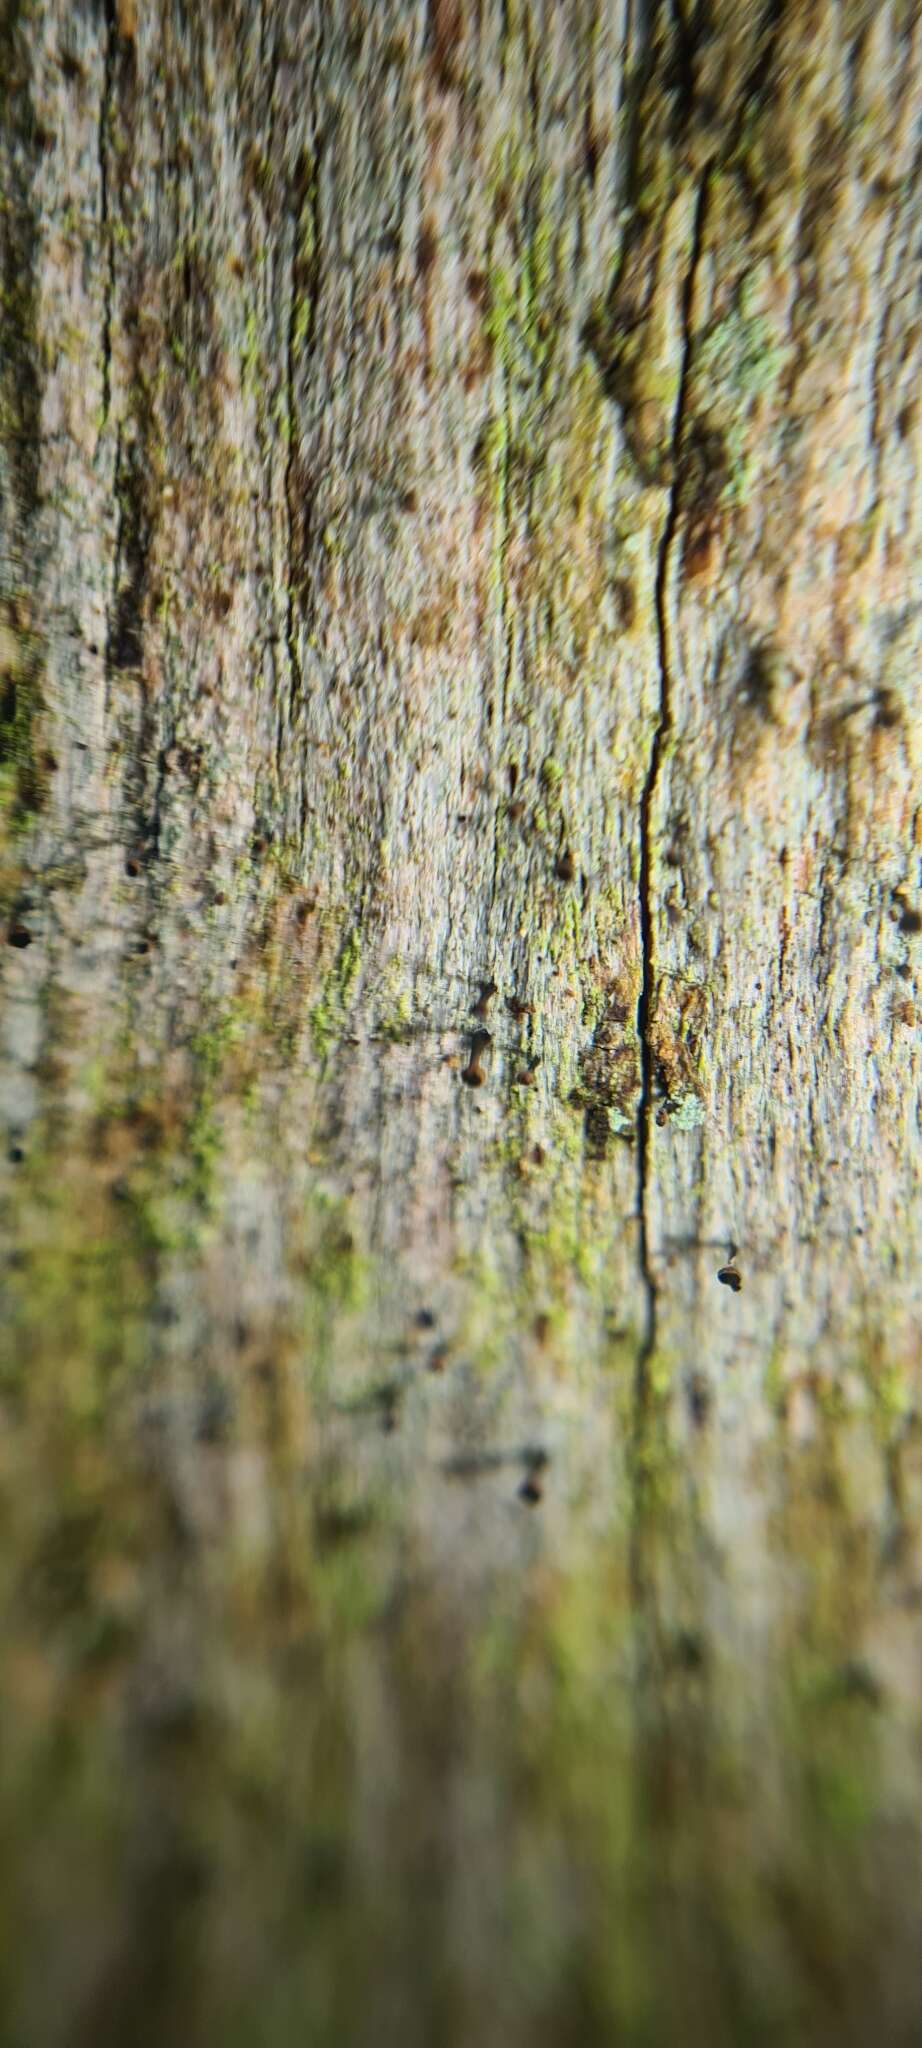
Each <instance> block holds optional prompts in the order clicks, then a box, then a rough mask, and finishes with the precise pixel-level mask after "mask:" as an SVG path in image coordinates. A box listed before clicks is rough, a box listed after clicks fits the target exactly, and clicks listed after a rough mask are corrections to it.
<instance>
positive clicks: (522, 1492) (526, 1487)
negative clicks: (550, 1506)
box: [519, 1472, 544, 1508]
mask: <svg viewBox="0 0 922 2048" xmlns="http://www.w3.org/2000/svg"><path fill="white" fill-rule="evenodd" d="M519 1499H520V1500H527V1502H528V1504H529V1507H533V1508H534V1507H537V1505H538V1502H539V1500H543V1499H544V1488H543V1486H542V1485H541V1481H540V1480H539V1479H536V1478H535V1476H534V1473H531V1472H530V1473H529V1475H528V1478H527V1479H523V1481H522V1484H521V1486H520V1487H519Z"/></svg>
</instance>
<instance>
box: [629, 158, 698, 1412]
mask: <svg viewBox="0 0 922 2048" xmlns="http://www.w3.org/2000/svg"><path fill="white" fill-rule="evenodd" d="M710 170H711V167H710V165H707V167H706V168H705V170H704V172H703V173H702V178H701V184H700V186H699V190H698V201H697V205H696V208H695V218H694V225H693V229H692V243H691V252H690V255H689V262H688V272H687V275H686V278H685V289H684V292H683V295H682V337H683V340H682V363H681V369H680V373H679V389H678V395H677V398H676V406H675V414H674V418H673V427H672V447H671V451H670V469H671V478H672V481H671V488H670V497H669V508H668V511H667V513H666V521H665V525H664V527H663V534H662V539H661V541H660V548H659V558H658V561H657V567H656V630H657V644H658V650H659V683H660V690H659V716H658V718H657V722H656V728H655V731H654V734H653V739H652V743H651V746H650V758H649V761H648V764H647V774H646V779H645V781H644V786H643V793H642V796H641V799H640V879H639V897H640V943H641V983H640V995H639V998H638V1002H637V1035H638V1038H639V1040H640V1102H639V1105H638V1109H637V1217H638V1231H639V1257H640V1271H641V1277H642V1280H643V1286H644V1292H645V1297H646V1302H645V1318H644V1333H643V1339H642V1342H641V1347H640V1352H639V1355H638V1360H637V1393H638V1400H639V1402H640V1403H641V1405H643V1403H644V1401H645V1397H646V1391H647V1384H648V1380H649V1364H650V1359H651V1357H652V1355H653V1350H654V1347H655V1344H656V1321H657V1316H656V1311H657V1282H656V1278H655V1275H654V1272H653V1266H652V1262H651V1258H650V1234H649V1218H648V1213H647V1211H648V1200H649V1193H650V1183H651V1159H650V1150H651V1122H652V1109H653V1082H654V1058H653V1047H652V1044H651V1040H650V1019H651V1014H652V1008H653V989H654V973H653V968H654V929H653V884H652V856H653V805H654V800H655V797H656V789H657V783H658V781H659V774H660V769H661V767H662V763H663V756H664V754H665V750H666V745H667V742H668V739H669V735H670V732H671V730H672V723H673V707H672V700H673V692H672V667H671V661H670V652H669V616H668V613H669V572H670V567H671V563H672V550H673V543H674V541H675V537H676V531H677V529H678V524H679V518H680V514H681V487H682V475H681V458H682V444H683V441H684V438H685V414H686V407H687V400H688V380H689V373H690V369H691V360H692V350H693V336H692V309H693V304H694V294H695V278H696V275H697V270H698V263H699V260H700V256H701V248H702V243H703V238H704V224H705V218H706V214H707V203H708V188H709V183H710Z"/></svg>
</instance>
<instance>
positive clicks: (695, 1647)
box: [673, 1628, 706, 1671]
mask: <svg viewBox="0 0 922 2048" xmlns="http://www.w3.org/2000/svg"><path fill="white" fill-rule="evenodd" d="M673 1654H674V1657H675V1662H676V1664H677V1665H678V1666H679V1667H680V1669H681V1670H683V1671H700V1670H701V1667H702V1665H703V1664H704V1662H705V1657H706V1651H705V1647H704V1644H703V1642H702V1640H701V1637H700V1636H699V1635H697V1634H696V1632H695V1630H694V1629H690V1628H682V1629H680V1630H679V1632H678V1635H677V1636H676V1639H675V1643H674V1646H673Z"/></svg>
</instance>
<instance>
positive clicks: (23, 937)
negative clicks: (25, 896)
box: [7, 917, 32, 950]
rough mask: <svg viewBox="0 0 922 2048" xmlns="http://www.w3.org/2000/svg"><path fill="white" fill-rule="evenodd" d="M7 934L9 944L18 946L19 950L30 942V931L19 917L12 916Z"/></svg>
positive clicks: (29, 944)
mask: <svg viewBox="0 0 922 2048" xmlns="http://www.w3.org/2000/svg"><path fill="white" fill-rule="evenodd" d="M7 936H8V938H9V942H10V945H11V946H18V947H19V948H20V950H21V949H22V948H23V947H24V946H31V944H32V933H31V932H30V930H29V927H28V925H25V924H23V923H22V921H21V919H20V918H18V917H14V919H13V922H12V924H11V925H10V928H9V932H8V935H7Z"/></svg>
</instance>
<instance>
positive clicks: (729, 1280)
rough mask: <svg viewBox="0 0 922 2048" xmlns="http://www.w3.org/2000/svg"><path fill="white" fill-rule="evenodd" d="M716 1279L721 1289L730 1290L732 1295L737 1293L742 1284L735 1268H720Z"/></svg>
mask: <svg viewBox="0 0 922 2048" xmlns="http://www.w3.org/2000/svg"><path fill="white" fill-rule="evenodd" d="M717 1278H718V1280H719V1281H720V1284H721V1286H722V1287H730V1288H732V1290H733V1293H734V1294H738V1293H739V1291H740V1288H741V1287H742V1284H743V1282H742V1280H741V1278H740V1275H739V1273H738V1272H737V1270H736V1267H735V1266H721V1268H720V1271H719V1273H718V1275H717Z"/></svg>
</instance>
